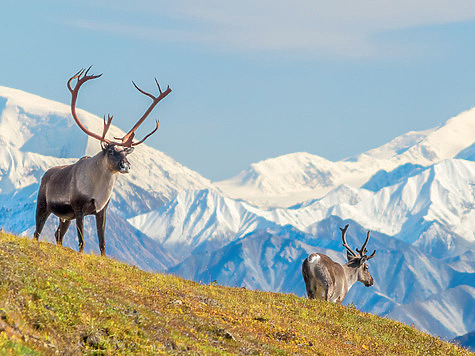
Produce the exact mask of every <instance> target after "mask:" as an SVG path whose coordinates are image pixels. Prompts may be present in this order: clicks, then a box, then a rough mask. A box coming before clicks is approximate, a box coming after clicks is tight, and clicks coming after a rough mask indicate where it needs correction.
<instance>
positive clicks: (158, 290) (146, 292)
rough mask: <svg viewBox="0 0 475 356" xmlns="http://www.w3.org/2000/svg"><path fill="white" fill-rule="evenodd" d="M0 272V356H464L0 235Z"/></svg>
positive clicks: (307, 305)
mask: <svg viewBox="0 0 475 356" xmlns="http://www.w3.org/2000/svg"><path fill="white" fill-rule="evenodd" d="M0 271H2V273H0V350H2V351H1V352H0V354H1V353H2V352H3V353H5V354H13V355H14V354H18V355H43V354H46V355H49V354H55V353H57V354H61V355H68V354H69V355H78V354H96V355H100V354H104V355H130V354H140V355H147V354H150V355H156V354H183V353H191V354H222V355H226V354H302V355H305V354H307V355H318V354H324V355H326V354H332V355H333V354H349V355H358V354H378V355H383V354H384V355H388V354H389V355H390V354H397V355H402V354H405V355H417V354H430V355H469V354H470V352H468V351H467V350H464V349H461V348H459V347H457V346H455V345H453V344H450V343H447V342H444V341H442V340H440V339H438V338H435V337H432V336H430V335H428V334H425V333H422V332H420V331H418V330H416V329H415V328H413V327H410V326H407V325H404V324H401V323H399V322H395V321H392V320H389V319H385V318H381V317H378V316H375V315H372V314H366V313H362V312H360V311H359V310H357V309H356V308H354V307H345V306H341V305H339V304H334V303H328V302H325V301H320V300H309V299H307V298H302V297H298V296H295V295H292V294H279V293H270V292H259V291H250V290H246V289H244V288H240V286H237V287H236V288H229V287H222V286H219V285H214V284H213V285H201V284H198V283H195V282H191V281H187V280H184V279H181V278H178V277H176V276H172V275H166V274H158V273H149V272H144V271H142V270H139V269H137V268H136V267H134V266H130V265H127V264H124V263H119V262H117V261H115V260H113V259H109V258H103V257H100V256H95V255H84V254H79V253H77V252H75V251H73V250H70V249H68V248H65V247H61V246H57V245H53V244H50V243H47V242H42V241H40V242H37V241H35V240H31V239H28V238H21V237H17V236H13V235H8V234H5V233H0Z"/></svg>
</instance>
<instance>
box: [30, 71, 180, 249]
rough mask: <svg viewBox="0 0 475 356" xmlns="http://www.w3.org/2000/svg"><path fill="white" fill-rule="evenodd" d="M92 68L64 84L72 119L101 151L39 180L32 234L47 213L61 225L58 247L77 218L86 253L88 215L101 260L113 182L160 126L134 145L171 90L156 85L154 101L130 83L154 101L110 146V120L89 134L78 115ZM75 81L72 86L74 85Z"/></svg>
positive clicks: (109, 118)
mask: <svg viewBox="0 0 475 356" xmlns="http://www.w3.org/2000/svg"><path fill="white" fill-rule="evenodd" d="M90 69H91V67H89V68H88V69H87V70H86V69H81V70H80V71H79V72H77V73H76V74H74V75H73V76H72V77H71V78H70V79H69V80H68V82H67V87H68V89H69V91H70V92H71V114H72V116H73V119H74V121H75V122H76V124H77V125H78V126H79V128H80V129H81V130H82V131H84V133H86V134H87V135H88V136H90V137H92V138H94V139H97V140H98V141H99V142H100V144H101V148H102V150H101V151H100V152H99V153H97V154H96V155H95V156H93V157H88V156H86V157H83V158H81V159H80V160H79V161H77V162H76V163H74V164H71V165H66V166H57V167H52V168H50V169H49V170H48V171H46V173H45V174H44V175H43V178H42V179H41V184H40V189H39V192H38V200H37V206H36V231H35V234H34V238H35V239H36V240H38V239H39V237H40V234H41V231H42V229H43V226H44V224H45V222H46V219H47V218H48V217H49V215H50V214H51V213H53V214H54V215H56V216H57V217H58V218H59V226H58V229H57V230H56V232H55V239H56V243H57V244H58V245H62V244H63V237H64V234H65V233H66V231H67V230H68V228H69V225H70V224H71V221H72V220H74V219H76V229H77V235H78V240H79V241H78V243H79V252H80V253H82V252H83V250H84V233H83V219H84V216H86V215H95V218H96V227H97V236H98V240H99V249H100V251H101V255H102V256H105V255H106V244H105V239H104V229H105V224H106V210H107V206H108V204H109V201H110V197H111V194H112V189H113V187H114V183H115V181H116V180H117V176H118V173H122V174H125V173H128V172H129V169H130V163H129V161H128V160H127V155H129V154H130V153H132V151H133V150H134V146H137V145H139V144H141V143H143V142H144V141H145V140H146V139H147V138H148V137H150V136H151V135H152V134H153V133H154V132H155V131H157V130H158V125H159V122H158V120H157V121H156V126H155V128H154V129H153V130H152V131H151V132H150V133H149V134H147V135H146V136H145V137H144V138H143V139H142V140H140V141H138V142H134V137H135V131H136V130H137V129H138V127H139V126H140V125H141V124H142V123H143V122H144V120H145V119H146V118H147V116H148V115H149V114H150V113H151V112H152V110H153V109H154V108H155V106H156V105H157V104H158V103H159V102H160V101H161V100H162V99H163V98H165V97H166V96H167V95H168V94H170V92H171V89H170V87H168V86H167V89H166V90H165V91H162V89H161V88H160V85H159V83H158V81H157V79H155V83H156V84H157V86H158V91H159V94H158V95H157V96H154V95H152V94H150V93H147V92H145V91H144V90H142V89H140V88H139V87H138V86H137V85H136V84H135V83H134V82H132V84H133V85H134V87H135V88H136V89H137V90H138V91H139V92H140V93H142V94H144V95H146V96H148V97H149V98H151V99H152V103H151V105H150V106H149V107H148V109H147V110H146V111H145V113H144V114H143V115H142V117H141V118H140V119H139V120H138V121H137V123H136V124H135V125H134V126H133V127H132V129H130V131H129V132H127V134H126V135H125V136H124V137H123V138H117V137H115V138H114V139H115V140H117V141H112V140H109V139H107V138H106V134H107V131H108V130H109V127H110V125H111V122H112V119H113V116H112V115H107V120H106V117H105V116H104V127H103V130H102V135H99V134H97V133H94V132H91V131H89V130H88V129H87V128H86V127H85V126H84V125H83V124H82V123H81V121H80V120H79V117H78V115H77V113H76V101H77V96H78V92H79V89H80V88H81V86H82V85H83V84H84V83H86V82H87V81H89V80H91V79H96V78H99V77H100V76H102V74H99V75H93V74H91V75H89V70H90ZM74 80H76V83H75V85H74V87H73V86H72V83H73V81H74Z"/></svg>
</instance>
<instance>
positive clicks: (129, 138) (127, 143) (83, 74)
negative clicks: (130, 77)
mask: <svg viewBox="0 0 475 356" xmlns="http://www.w3.org/2000/svg"><path fill="white" fill-rule="evenodd" d="M91 67H92V66H90V67H89V68H87V69H81V70H80V71H79V72H77V73H76V74H74V75H73V76H72V77H71V78H70V79H69V80H68V89H69V91H70V92H71V95H72V96H71V114H72V115H73V119H74V121H75V122H76V124H77V125H78V126H79V128H80V129H81V130H83V131H84V132H85V133H86V134H87V135H89V136H91V137H93V138H95V139H97V140H99V141H101V142H106V143H109V144H111V143H112V144H114V145H117V146H124V147H132V146H137V145H139V144H141V143H143V142H144V141H145V140H146V139H147V138H149V137H150V135H152V134H153V133H155V131H157V130H158V121H157V122H156V126H155V129H153V131H152V132H150V133H149V134H148V135H146V136H145V137H144V138H143V139H142V140H140V141H138V142H133V139H134V136H135V131H136V130H137V129H138V128H139V126H140V125H141V124H142V123H143V122H144V120H145V119H146V118H147V116H148V115H149V114H150V113H151V112H152V110H153V109H154V108H155V106H156V105H157V104H158V103H159V102H160V100H162V99H163V98H165V97H166V96H167V95H168V94H170V92H171V91H172V90H171V89H170V87H169V86H167V89H166V90H165V91H164V92H162V89H161V88H160V84H158V81H157V79H155V83H157V86H158V91H159V92H160V95H159V96H157V97H155V96H153V95H152V94H149V93H147V92H145V91H143V90H142V89H140V88H139V87H138V86H137V85H136V84H135V83H134V82H132V84H133V85H134V86H135V88H137V90H138V91H140V92H141V93H142V94H145V95H147V96H148V97H150V98H152V100H153V102H152V104H151V105H150V107H149V108H148V109H147V110H146V111H145V113H144V114H143V116H142V117H141V118H140V119H139V121H137V123H136V124H135V125H134V127H132V129H131V130H130V131H129V132H128V133H127V134H126V135H125V136H124V137H123V138H122V139H119V138H117V137H115V139H117V140H120V142H116V141H110V140H108V139H106V138H105V136H106V133H107V131H108V130H109V127H110V125H111V122H112V119H113V116H112V115H108V117H107V121H106V117H105V116H104V128H103V130H102V135H98V134H96V133H94V132H92V131H89V130H88V129H87V128H86V127H85V126H84V125H83V124H82V122H81V121H80V120H79V118H78V115H77V113H76V101H77V96H78V93H79V88H80V87H81V86H82V85H83V84H84V83H85V82H87V81H88V80H91V79H96V78H99V77H100V76H101V75H102V74H99V75H93V74H92V75H88V73H89V70H90V69H91ZM74 79H77V82H76V85H75V86H74V88H73V87H72V86H71V83H72V81H73V80H74Z"/></svg>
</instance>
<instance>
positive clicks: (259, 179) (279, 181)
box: [216, 109, 475, 207]
mask: <svg viewBox="0 0 475 356" xmlns="http://www.w3.org/2000/svg"><path fill="white" fill-rule="evenodd" d="M474 144H475V109H471V110H468V111H466V112H463V113H461V114H460V115H458V116H455V117H453V118H451V119H449V120H448V121H447V122H446V123H445V124H444V125H441V126H439V127H437V128H434V129H430V130H426V131H420V132H415V131H412V132H409V133H407V134H404V135H401V136H399V137H397V138H395V139H393V140H392V141H391V142H389V143H388V144H385V145H383V146H381V147H379V148H375V149H372V150H369V151H367V152H365V153H363V154H360V155H358V156H355V157H352V158H349V159H346V160H343V161H339V162H331V161H328V160H326V159H324V158H321V157H318V156H315V155H311V154H308V153H294V154H288V155H284V156H280V157H276V158H273V159H268V160H265V161H261V162H258V163H254V164H252V165H251V167H250V168H248V169H247V170H244V171H242V172H241V173H239V174H238V175H237V176H235V177H233V178H230V179H228V180H225V181H221V182H217V183H216V185H217V186H218V187H219V188H220V189H221V190H222V191H223V192H224V193H226V194H228V195H229V196H231V197H233V198H239V199H245V200H247V201H249V202H252V203H253V204H256V205H258V206H261V207H271V206H280V207H287V206H291V205H294V204H297V203H299V202H302V201H304V200H309V199H314V198H320V197H322V196H324V195H325V194H326V193H327V192H328V191H330V190H331V189H333V188H335V187H336V186H338V185H340V184H346V185H349V186H353V187H361V186H362V185H363V184H365V183H367V182H368V180H369V179H370V178H371V177H372V176H373V175H374V174H375V173H376V172H378V171H381V170H384V171H387V172H389V171H392V170H394V169H395V168H397V167H399V166H401V165H404V164H411V165H414V166H419V167H422V166H429V165H432V164H435V163H438V162H440V161H443V160H445V159H450V158H454V157H456V156H457V155H459V154H460V158H464V159H470V158H471V157H472V158H473V152H474V149H473V145H474ZM406 168H407V167H406ZM400 173H403V172H400Z"/></svg>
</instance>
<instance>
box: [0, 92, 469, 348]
mask: <svg viewBox="0 0 475 356" xmlns="http://www.w3.org/2000/svg"><path fill="white" fill-rule="evenodd" d="M78 113H79V115H80V117H81V119H82V121H83V122H84V123H85V125H86V126H87V127H88V128H89V129H91V130H93V131H94V130H95V131H101V130H102V119H101V118H99V117H96V116H94V115H92V114H90V113H87V112H86V111H83V110H78ZM110 134H111V135H114V136H120V135H121V134H122V135H123V132H122V131H121V130H120V129H119V128H117V127H114V126H111V129H110ZM99 149H100V146H99V143H98V141H97V140H94V139H90V138H88V137H87V136H86V135H85V134H83V133H82V132H81V131H80V129H79V128H78V127H77V126H76V125H75V123H74V121H73V120H72V118H71V117H70V109H69V106H68V105H64V104H61V103H58V102H54V101H51V100H47V99H44V98H41V97H38V96H35V95H32V94H29V93H25V92H23V91H20V90H16V89H11V88H6V87H0V226H1V227H3V228H4V229H5V230H7V231H11V232H14V233H18V234H24V235H30V236H31V235H32V233H33V231H34V225H35V221H34V216H35V205H36V194H37V190H38V186H39V181H40V179H41V176H42V174H43V173H44V172H45V171H46V170H47V169H48V168H50V167H52V166H54V165H61V164H69V163H73V162H75V161H76V160H77V159H78V158H80V157H82V156H84V155H93V154H95V153H97V152H98V151H99ZM130 161H131V165H132V168H131V171H130V174H128V175H121V176H120V177H119V179H118V181H117V184H116V186H115V188H114V193H113V196H112V199H111V204H110V207H109V211H108V221H107V227H106V244H107V253H108V255H109V256H112V257H114V258H117V259H120V260H123V261H125V262H128V263H131V264H134V265H137V266H138V267H140V268H143V269H147V270H155V271H167V272H169V273H175V274H179V275H181V276H183V277H185V278H189V279H193V280H195V281H198V282H202V283H210V282H213V281H216V282H218V283H220V284H225V285H230V286H237V287H246V288H251V289H259V290H265V291H275V292H284V293H294V294H297V295H300V296H304V294H305V288H304V284H303V279H302V276H301V263H302V261H303V259H304V258H305V257H307V255H308V254H309V253H311V252H316V251H318V252H323V253H326V254H327V255H329V256H330V257H331V258H333V259H334V260H336V261H338V262H340V263H344V262H345V260H344V257H345V253H344V248H343V247H342V245H341V235H340V231H339V229H338V227H340V226H343V225H344V224H346V223H349V224H350V228H349V231H348V242H349V243H350V245H352V246H355V247H356V246H358V245H361V244H362V242H363V240H364V238H365V236H366V231H367V230H370V231H371V238H370V241H369V244H368V250H372V249H376V250H377V252H376V256H375V258H374V259H372V260H371V262H370V272H371V273H372V275H373V277H374V279H375V285H374V286H373V287H371V288H365V287H364V286H363V285H362V284H356V285H355V286H354V287H353V288H352V289H351V290H350V292H349V293H348V295H347V297H346V299H345V303H353V304H355V305H356V306H357V307H358V308H360V309H361V310H363V311H366V312H371V313H375V314H378V315H383V316H387V317H389V318H392V319H396V320H400V321H403V322H405V323H408V324H414V325H415V326H416V327H418V328H419V329H421V330H423V331H427V332H429V333H431V334H434V335H438V336H440V337H442V338H445V339H452V338H455V337H462V336H463V335H465V334H467V335H469V336H470V335H473V331H474V330H475V318H473V310H475V109H471V110H468V111H466V112H463V113H461V114H459V115H457V116H455V117H453V118H450V119H449V120H447V121H446V122H445V123H443V124H441V125H440V126H439V127H436V128H433V129H428V130H425V131H419V132H409V133H407V134H404V135H402V136H399V137H397V138H395V139H393V140H392V141H390V142H389V143H387V144H385V145H383V146H381V147H378V148H375V149H372V150H370V151H367V152H365V153H362V154H359V155H356V156H354V157H350V158H348V159H345V160H341V161H338V162H332V161H329V160H326V159H324V158H322V157H319V156H316V155H312V154H310V153H305V152H300V153H291V154H288V155H284V156H280V157H276V158H271V159H268V160H265V161H261V162H258V163H254V164H251V166H250V167H249V168H248V169H245V170H243V171H242V172H241V173H239V174H238V175H237V176H235V177H232V178H230V179H227V180H224V181H221V182H211V181H210V180H208V179H206V178H204V177H203V176H201V175H200V174H198V173H197V172H194V171H192V170H190V169H188V168H186V167H184V166H183V165H181V164H180V163H178V162H176V161H174V160H173V159H172V158H170V157H168V156H167V155H165V154H163V153H162V152H160V151H158V150H156V149H154V148H152V147H149V146H147V145H146V144H143V145H140V146H138V147H137V149H136V151H135V152H134V153H133V154H132V155H130ZM56 225H57V218H54V217H50V218H49V219H48V222H47V225H46V227H45V229H44V231H43V234H42V236H41V239H47V240H49V241H53V240H54V238H53V231H54V229H55V227H56ZM74 230H75V229H74V228H71V229H70V231H68V234H67V235H66V237H65V245H66V246H67V247H70V248H74V249H77V237H76V232H75V231H74ZM85 240H86V249H85V250H86V252H89V253H99V249H98V244H97V241H96V234H95V227H94V222H93V220H92V218H90V217H89V218H87V219H86V229H85ZM470 332H472V333H471V334H470ZM469 336H467V337H469ZM462 339H463V338H462Z"/></svg>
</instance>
